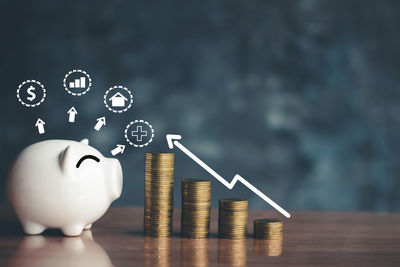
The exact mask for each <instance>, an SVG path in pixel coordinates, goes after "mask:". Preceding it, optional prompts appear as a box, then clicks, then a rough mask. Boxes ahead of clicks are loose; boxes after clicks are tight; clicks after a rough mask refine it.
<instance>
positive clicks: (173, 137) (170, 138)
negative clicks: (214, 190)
mask: <svg viewBox="0 0 400 267" xmlns="http://www.w3.org/2000/svg"><path fill="white" fill-rule="evenodd" d="M166 138H167V142H168V147H169V148H170V149H172V148H173V147H174V145H175V146H176V147H177V148H179V149H180V150H182V152H183V153H185V154H186V155H187V156H189V157H190V158H191V159H192V160H194V161H195V162H196V163H197V164H199V165H200V166H201V167H202V168H203V169H205V170H206V171H207V172H208V173H209V174H211V175H212V176H214V177H215V178H216V179H217V180H218V181H220V182H221V183H222V184H223V185H225V186H226V187H228V188H229V189H232V188H233V187H234V186H235V184H236V183H237V182H238V181H239V182H241V183H242V184H243V185H245V186H246V187H247V188H248V189H250V190H251V191H253V192H254V193H256V194H257V195H258V196H259V197H260V198H262V199H263V200H264V201H265V202H267V203H268V204H270V205H271V206H272V207H273V208H275V209H276V210H277V211H279V212H280V213H282V214H283V215H284V216H285V217H287V218H290V214H289V213H288V212H287V211H286V210H284V209H283V208H282V207H281V206H279V205H278V204H276V203H275V202H274V201H273V200H272V199H270V198H269V197H267V196H266V195H264V193H263V192H261V191H260V190H258V189H257V188H256V187H254V186H253V185H252V184H250V183H249V182H248V181H246V179H244V178H243V177H242V176H240V175H239V174H236V175H235V177H233V179H232V181H231V182H230V183H229V182H228V181H226V180H225V179H224V178H222V176H221V175H219V174H218V173H216V172H215V171H214V170H213V169H211V168H210V167H209V166H208V165H207V164H205V163H204V162H203V161H202V160H201V159H199V158H198V157H196V156H195V155H194V154H193V153H192V152H190V151H189V150H188V149H187V148H186V147H184V146H183V145H182V144H181V143H179V141H178V140H180V139H181V138H182V136H180V135H177V134H167V136H166Z"/></svg>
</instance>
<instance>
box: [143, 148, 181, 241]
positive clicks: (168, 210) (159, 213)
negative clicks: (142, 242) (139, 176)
mask: <svg viewBox="0 0 400 267" xmlns="http://www.w3.org/2000/svg"><path fill="white" fill-rule="evenodd" d="M173 184H174V153H146V162H145V185H144V234H145V235H146V236H154V237H167V236H170V235H171V232H172V212H173Z"/></svg>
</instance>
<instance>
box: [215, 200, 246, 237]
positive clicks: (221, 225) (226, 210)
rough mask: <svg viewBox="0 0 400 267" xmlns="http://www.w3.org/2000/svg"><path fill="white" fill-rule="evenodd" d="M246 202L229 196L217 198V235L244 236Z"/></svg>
mask: <svg viewBox="0 0 400 267" xmlns="http://www.w3.org/2000/svg"><path fill="white" fill-rule="evenodd" d="M247 209H248V202H247V200H245V199H238V198H231V199H220V200H219V216H218V235H219V237H221V238H231V239H240V238H246V233H247Z"/></svg>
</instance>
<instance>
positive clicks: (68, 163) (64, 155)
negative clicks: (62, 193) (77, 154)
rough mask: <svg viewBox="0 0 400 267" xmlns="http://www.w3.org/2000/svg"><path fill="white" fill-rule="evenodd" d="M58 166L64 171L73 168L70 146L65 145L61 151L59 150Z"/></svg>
mask: <svg viewBox="0 0 400 267" xmlns="http://www.w3.org/2000/svg"><path fill="white" fill-rule="evenodd" d="M60 166H61V170H62V171H63V172H65V173H69V172H71V171H72V170H73V169H74V167H75V162H74V157H73V148H72V146H67V148H66V149H65V150H64V151H63V152H61V156H60Z"/></svg>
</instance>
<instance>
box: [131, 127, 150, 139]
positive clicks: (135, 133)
mask: <svg viewBox="0 0 400 267" xmlns="http://www.w3.org/2000/svg"><path fill="white" fill-rule="evenodd" d="M131 134H132V136H135V137H136V141H138V142H141V141H142V138H143V137H145V136H147V132H146V131H143V128H142V126H140V125H139V126H136V131H132V133H131Z"/></svg>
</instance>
